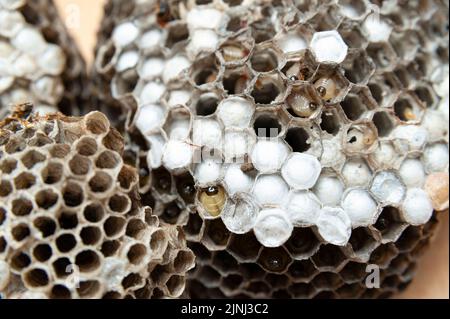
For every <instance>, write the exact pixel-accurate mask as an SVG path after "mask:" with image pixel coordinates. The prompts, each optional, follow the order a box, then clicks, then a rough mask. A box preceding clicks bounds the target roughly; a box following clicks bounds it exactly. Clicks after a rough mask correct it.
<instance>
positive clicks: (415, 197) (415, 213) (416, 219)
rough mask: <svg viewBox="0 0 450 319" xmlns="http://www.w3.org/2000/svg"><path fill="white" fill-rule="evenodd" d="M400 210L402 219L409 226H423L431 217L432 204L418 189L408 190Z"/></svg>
mask: <svg viewBox="0 0 450 319" xmlns="http://www.w3.org/2000/svg"><path fill="white" fill-rule="evenodd" d="M402 208H403V218H404V219H405V220H406V222H408V223H409V224H411V225H423V224H425V223H427V222H428V221H429V220H430V218H431V216H432V215H433V203H432V202H431V200H430V197H429V196H428V194H427V193H426V192H425V191H424V190H423V189H420V188H411V189H408V192H407V194H406V198H405V201H404V202H403V206H402Z"/></svg>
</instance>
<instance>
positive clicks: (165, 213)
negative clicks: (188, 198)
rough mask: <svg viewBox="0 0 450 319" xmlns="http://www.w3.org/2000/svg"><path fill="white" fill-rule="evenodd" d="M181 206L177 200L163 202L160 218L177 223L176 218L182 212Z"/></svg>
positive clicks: (177, 218)
mask: <svg viewBox="0 0 450 319" xmlns="http://www.w3.org/2000/svg"><path fill="white" fill-rule="evenodd" d="M182 207H183V205H182V204H181V203H180V202H179V201H178V200H174V201H172V202H170V203H167V204H164V205H163V210H162V214H161V219H162V220H163V221H165V222H166V223H168V224H171V225H177V223H178V220H179V218H180V217H181V215H182V213H183V208H182Z"/></svg>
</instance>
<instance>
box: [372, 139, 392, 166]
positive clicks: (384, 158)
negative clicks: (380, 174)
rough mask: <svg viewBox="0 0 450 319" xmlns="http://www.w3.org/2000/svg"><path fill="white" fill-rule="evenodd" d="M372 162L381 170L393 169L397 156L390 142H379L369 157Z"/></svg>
mask: <svg viewBox="0 0 450 319" xmlns="http://www.w3.org/2000/svg"><path fill="white" fill-rule="evenodd" d="M371 156H372V160H373V161H374V162H375V163H376V164H377V165H378V166H379V167H382V168H391V167H395V164H396V162H397V161H398V160H399V154H398V153H397V152H396V151H395V148H394V146H393V145H392V144H391V143H390V142H380V143H379V145H378V148H377V149H375V151H374V153H373V154H372V155H371Z"/></svg>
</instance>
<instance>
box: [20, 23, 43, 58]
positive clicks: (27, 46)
mask: <svg viewBox="0 0 450 319" xmlns="http://www.w3.org/2000/svg"><path fill="white" fill-rule="evenodd" d="M11 42H12V44H13V45H14V46H15V47H16V48H17V49H19V50H20V51H22V52H24V53H27V54H31V55H36V56H37V55H39V54H41V53H43V52H44V51H45V49H46V48H47V43H46V42H45V39H44V37H43V36H42V34H41V33H40V32H39V31H38V30H37V29H34V28H31V27H25V28H23V29H21V30H20V31H19V33H17V34H16V36H15V37H14V38H13V39H12V41H11Z"/></svg>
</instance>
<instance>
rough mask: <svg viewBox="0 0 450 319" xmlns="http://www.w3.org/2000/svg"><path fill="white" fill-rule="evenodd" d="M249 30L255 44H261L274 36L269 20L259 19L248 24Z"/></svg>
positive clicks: (274, 32) (272, 26)
mask: <svg viewBox="0 0 450 319" xmlns="http://www.w3.org/2000/svg"><path fill="white" fill-rule="evenodd" d="M250 28H251V29H250V30H251V33H252V37H253V39H255V43H262V42H265V41H269V40H271V39H273V37H274V36H275V34H276V31H275V28H274V25H273V23H272V21H271V20H270V19H269V18H266V19H260V20H257V21H255V22H253V23H252V24H250Z"/></svg>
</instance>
